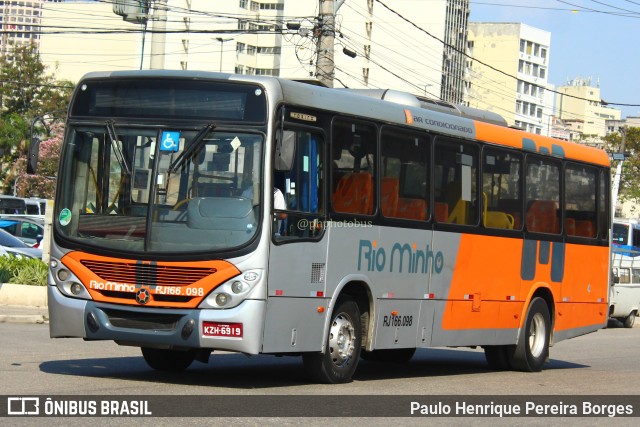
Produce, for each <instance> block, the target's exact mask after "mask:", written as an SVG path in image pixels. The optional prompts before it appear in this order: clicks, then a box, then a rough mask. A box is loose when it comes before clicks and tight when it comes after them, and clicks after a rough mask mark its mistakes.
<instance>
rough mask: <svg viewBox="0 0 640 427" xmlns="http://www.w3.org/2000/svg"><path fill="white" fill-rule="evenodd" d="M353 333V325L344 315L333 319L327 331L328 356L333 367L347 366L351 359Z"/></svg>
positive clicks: (353, 345)
mask: <svg viewBox="0 0 640 427" xmlns="http://www.w3.org/2000/svg"><path fill="white" fill-rule="evenodd" d="M355 332H356V331H355V328H354V327H353V323H352V322H351V319H349V317H348V316H347V315H346V314H344V313H341V314H339V315H337V316H336V318H335V319H333V323H332V324H331V330H330V331H329V354H330V355H331V360H332V361H333V364H334V365H335V366H338V367H340V366H343V365H345V364H348V363H349V361H350V360H351V358H352V357H353V351H354V348H355V342H356V333H355Z"/></svg>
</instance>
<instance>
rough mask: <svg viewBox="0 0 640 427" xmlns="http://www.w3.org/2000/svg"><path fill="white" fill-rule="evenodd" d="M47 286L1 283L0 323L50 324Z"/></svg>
mask: <svg viewBox="0 0 640 427" xmlns="http://www.w3.org/2000/svg"><path fill="white" fill-rule="evenodd" d="M43 312H44V313H46V312H47V286H29V285H17V284H13V283H0V323H32V324H33V323H35V324H44V323H49V316H48V313H46V314H43Z"/></svg>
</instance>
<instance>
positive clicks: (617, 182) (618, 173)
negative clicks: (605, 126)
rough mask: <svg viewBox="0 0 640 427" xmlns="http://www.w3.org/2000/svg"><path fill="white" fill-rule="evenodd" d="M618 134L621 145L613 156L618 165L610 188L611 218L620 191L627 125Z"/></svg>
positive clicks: (614, 211)
mask: <svg viewBox="0 0 640 427" xmlns="http://www.w3.org/2000/svg"><path fill="white" fill-rule="evenodd" d="M619 132H620V133H621V134H622V143H621V144H620V150H619V152H618V153H614V154H613V159H614V160H618V165H617V166H616V174H615V176H614V177H613V185H612V187H613V188H611V212H612V214H613V216H615V213H616V205H617V204H618V192H619V190H620V179H621V177H622V164H623V163H624V158H625V154H624V149H625V145H626V144H627V125H626V124H625V125H624V126H623V127H621V128H620V129H619Z"/></svg>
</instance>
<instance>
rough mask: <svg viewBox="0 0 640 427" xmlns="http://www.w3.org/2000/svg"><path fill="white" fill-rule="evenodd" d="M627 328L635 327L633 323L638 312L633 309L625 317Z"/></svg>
mask: <svg viewBox="0 0 640 427" xmlns="http://www.w3.org/2000/svg"><path fill="white" fill-rule="evenodd" d="M622 323H623V324H624V327H625V328H633V324H634V323H636V312H635V311H632V312H631V313H630V314H629V315H628V316H627V317H625V318H624V320H623V322H622Z"/></svg>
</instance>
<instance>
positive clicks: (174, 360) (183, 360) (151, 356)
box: [141, 347, 196, 372]
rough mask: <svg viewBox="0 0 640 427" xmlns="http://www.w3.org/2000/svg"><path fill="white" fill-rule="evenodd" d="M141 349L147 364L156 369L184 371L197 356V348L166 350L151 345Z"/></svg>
mask: <svg viewBox="0 0 640 427" xmlns="http://www.w3.org/2000/svg"><path fill="white" fill-rule="evenodd" d="M141 350H142V356H143V357H144V360H145V362H147V365H149V366H150V367H151V368H153V369H155V370H156V371H163V372H180V371H184V370H185V369H187V368H188V367H189V366H190V365H191V363H193V361H194V359H195V358H196V350H164V349H158V348H149V347H142V348H141Z"/></svg>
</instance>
